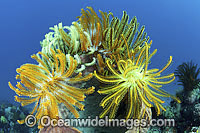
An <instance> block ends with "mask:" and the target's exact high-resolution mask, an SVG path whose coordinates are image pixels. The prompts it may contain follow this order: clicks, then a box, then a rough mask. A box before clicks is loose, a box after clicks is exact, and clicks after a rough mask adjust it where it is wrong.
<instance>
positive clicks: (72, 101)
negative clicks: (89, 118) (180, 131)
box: [9, 49, 94, 123]
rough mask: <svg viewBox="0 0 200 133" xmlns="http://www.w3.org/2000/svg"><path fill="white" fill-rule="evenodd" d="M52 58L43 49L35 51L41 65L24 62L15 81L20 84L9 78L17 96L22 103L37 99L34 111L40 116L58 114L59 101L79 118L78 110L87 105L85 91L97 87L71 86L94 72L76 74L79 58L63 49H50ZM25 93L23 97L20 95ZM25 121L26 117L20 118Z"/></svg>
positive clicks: (37, 116) (36, 58)
mask: <svg viewBox="0 0 200 133" xmlns="http://www.w3.org/2000/svg"><path fill="white" fill-rule="evenodd" d="M51 52H52V53H53V54H52V56H53V57H52V59H51V58H49V57H48V56H47V55H45V54H43V53H42V52H38V54H37V55H33V56H32V58H33V59H35V60H36V61H37V62H38V63H39V65H34V64H24V65H22V66H21V67H20V68H18V69H17V73H19V75H17V76H16V79H20V80H21V81H20V82H18V84H17V85H16V86H17V88H15V87H13V85H12V84H11V83H10V82H9V86H10V88H11V89H13V90H14V91H15V92H16V94H17V95H19V96H20V97H18V96H15V100H16V101H17V102H20V103H21V105H22V106H26V105H29V104H31V103H34V102H35V107H34V108H33V111H32V112H31V114H34V113H35V112H36V114H35V117H36V118H37V120H39V119H40V118H41V117H42V116H43V115H48V116H50V117H51V118H57V117H58V104H59V103H64V105H65V106H66V107H67V108H68V109H69V110H70V111H71V112H72V113H73V115H74V116H75V117H76V118H78V117H79V113H78V111H77V110H76V108H75V107H74V106H76V107H78V108H79V109H80V110H83V109H84V105H83V104H82V103H81V102H80V101H84V98H85V94H90V93H92V92H93V91H94V87H90V88H88V89H79V88H76V87H73V86H71V84H73V83H77V82H81V81H87V80H89V79H90V78H91V77H92V76H93V74H92V73H90V74H88V75H87V76H85V77H82V73H79V74H78V75H77V76H74V74H73V73H74V70H75V69H76V66H77V61H76V60H74V58H73V57H71V56H68V57H66V56H65V54H63V53H62V52H61V51H60V50H57V51H54V50H52V49H51ZM21 96H22V97H21ZM18 122H19V123H23V122H24V120H21V121H18Z"/></svg>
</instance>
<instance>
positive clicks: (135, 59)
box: [94, 42, 180, 119]
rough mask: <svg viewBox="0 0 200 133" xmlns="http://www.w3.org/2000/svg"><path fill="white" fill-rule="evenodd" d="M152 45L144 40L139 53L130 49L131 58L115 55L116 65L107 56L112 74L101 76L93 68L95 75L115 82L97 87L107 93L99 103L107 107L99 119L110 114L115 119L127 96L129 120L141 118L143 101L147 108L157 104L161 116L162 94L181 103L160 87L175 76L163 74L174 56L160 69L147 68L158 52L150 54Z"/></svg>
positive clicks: (101, 92)
mask: <svg viewBox="0 0 200 133" xmlns="http://www.w3.org/2000/svg"><path fill="white" fill-rule="evenodd" d="M150 45H151V42H150V43H149V44H147V43H145V45H144V46H143V47H142V48H140V50H138V52H137V53H134V50H132V51H131V52H129V51H128V52H127V56H128V59H127V58H125V57H124V56H118V57H119V58H118V60H117V58H116V64H117V65H113V63H112V62H113V61H111V59H107V60H106V64H107V67H108V68H109V70H110V71H111V73H112V75H109V76H103V75H98V74H97V73H96V71H94V75H95V76H96V78H97V79H99V80H100V81H102V82H105V83H107V84H114V85H111V86H108V87H104V88H102V89H100V90H98V93H100V94H107V96H106V97H105V98H103V100H102V101H101V103H100V106H102V107H103V108H104V111H103V112H102V113H101V114H100V118H103V117H105V116H106V115H107V114H108V113H109V118H114V117H115V114H116V111H117V109H118V107H119V104H120V102H121V101H122V99H123V98H124V96H125V95H128V102H127V104H128V108H127V114H126V119H128V118H138V117H139V116H141V114H140V113H141V105H142V104H145V106H146V107H148V108H150V107H152V106H153V105H154V106H155V107H156V109H157V114H158V115H159V114H160V108H161V109H163V110H165V108H164V107H163V106H162V103H164V101H162V100H161V99H160V98H159V97H172V98H174V99H175V100H177V101H178V102H180V100H179V99H177V98H176V97H174V96H172V95H170V94H168V93H167V92H165V91H164V90H161V89H160V88H161V87H162V84H168V83H170V82H172V81H173V80H174V79H175V77H174V74H173V73H171V74H169V75H167V76H160V75H161V73H162V72H163V71H164V70H165V69H166V68H167V67H168V66H169V65H170V64H171V62H172V57H171V56H170V59H169V61H168V63H167V64H166V66H165V67H163V69H161V70H160V71H159V69H149V70H148V69H147V68H148V64H149V62H150V59H151V57H152V56H153V55H154V54H155V53H156V51H157V50H155V51H154V52H153V53H152V54H150V55H149V47H150ZM124 58H125V59H124ZM114 66H116V67H114ZM166 79H169V80H166ZM160 80H162V81H160ZM143 113H144V112H143ZM143 116H144V115H143ZM143 116H142V117H143Z"/></svg>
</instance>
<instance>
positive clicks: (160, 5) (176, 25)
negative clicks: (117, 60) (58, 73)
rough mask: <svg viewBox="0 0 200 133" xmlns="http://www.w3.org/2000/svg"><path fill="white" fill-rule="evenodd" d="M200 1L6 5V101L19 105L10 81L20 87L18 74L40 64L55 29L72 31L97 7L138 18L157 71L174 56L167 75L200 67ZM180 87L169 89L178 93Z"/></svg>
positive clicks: (2, 8) (1, 85)
mask: <svg viewBox="0 0 200 133" xmlns="http://www.w3.org/2000/svg"><path fill="white" fill-rule="evenodd" d="M199 5H200V1H199V0H190V1H189V0H165V1H163V0H162V1H161V0H110V1H109V0H99V1H97V0H73V1H72V0H71V1H69V0H57V1H55V0H28V1H27V0H1V1H0V46H1V48H0V62H1V65H0V70H1V73H0V90H1V91H0V101H1V100H8V101H10V102H14V95H15V93H14V92H13V91H12V90H11V89H10V88H9V87H8V81H11V83H12V84H13V85H15V84H16V82H17V81H16V80H15V75H16V74H17V73H16V68H18V67H20V65H22V64H24V63H36V62H35V61H34V60H33V59H31V58H30V56H31V55H32V54H35V53H37V52H38V51H40V50H41V47H40V41H42V40H43V39H44V35H45V34H46V33H48V32H49V31H50V30H49V27H52V26H54V25H55V24H58V23H59V22H63V25H71V23H72V22H73V21H76V20H77V18H76V17H77V16H79V15H80V11H81V8H84V9H86V7H87V6H92V7H93V8H94V9H95V11H98V10H99V9H100V10H102V11H107V12H108V11H111V12H112V13H113V14H114V16H118V17H119V18H121V16H122V11H127V13H128V15H129V16H130V18H132V17H133V16H136V17H137V19H138V22H139V23H140V26H141V25H145V27H146V28H145V31H146V32H147V33H148V35H149V36H150V38H151V39H152V40H153V44H152V48H151V51H153V50H154V49H158V52H157V54H156V55H155V56H154V57H153V58H152V63H151V64H150V67H151V68H154V67H156V68H162V66H164V65H165V64H166V63H167V60H168V59H169V56H173V64H172V65H171V67H170V68H169V69H168V70H167V71H166V73H169V72H174V70H175V69H176V67H177V66H178V65H180V64H181V63H182V62H184V61H190V60H193V61H194V62H195V63H198V64H200V52H199V51H200V8H199ZM181 88H182V87H181V86H178V85H177V82H173V83H171V84H170V85H167V86H164V87H163V89H164V90H166V91H168V92H170V93H175V91H176V90H178V89H181Z"/></svg>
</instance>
